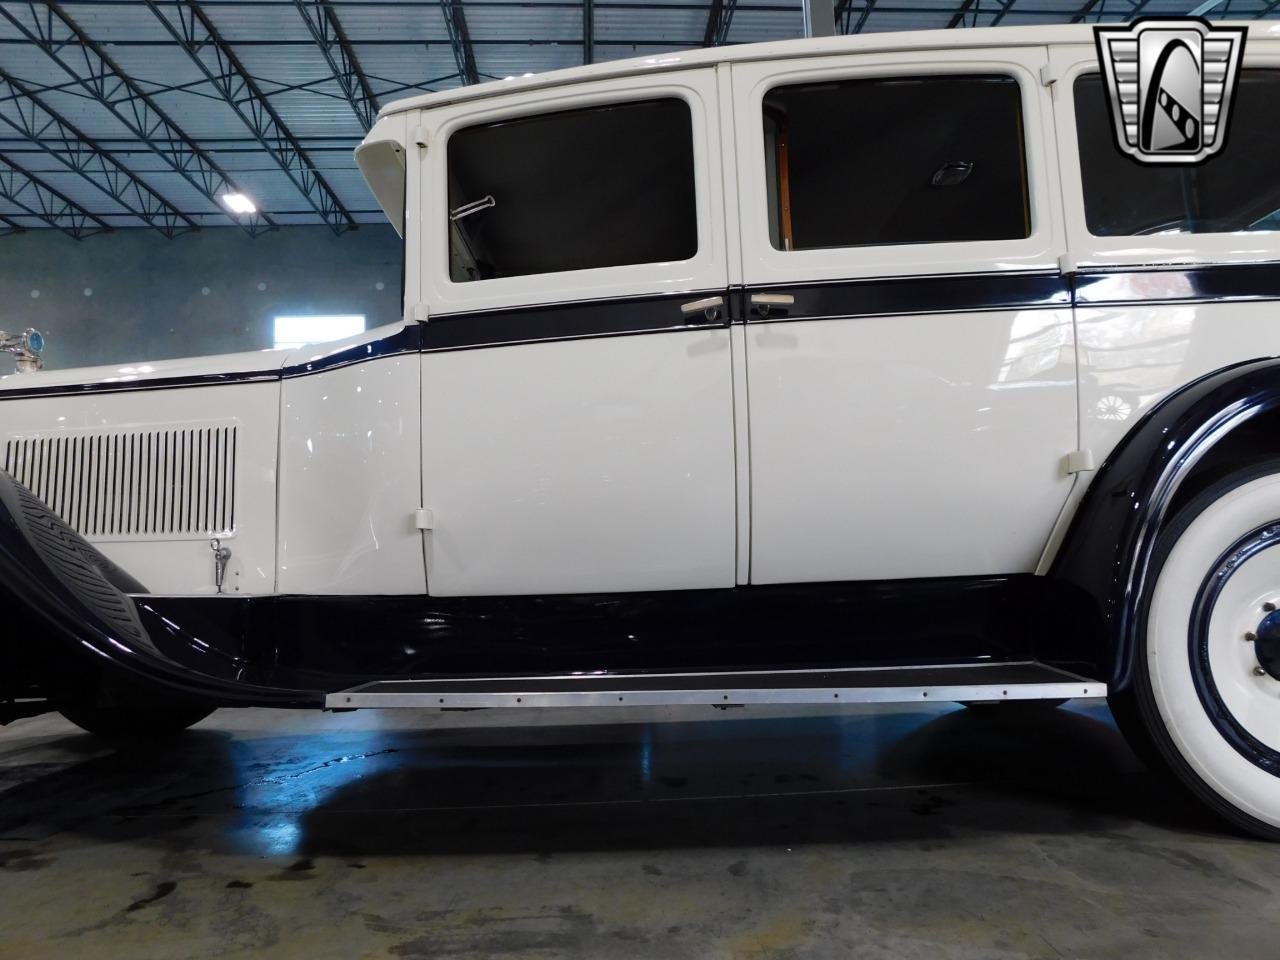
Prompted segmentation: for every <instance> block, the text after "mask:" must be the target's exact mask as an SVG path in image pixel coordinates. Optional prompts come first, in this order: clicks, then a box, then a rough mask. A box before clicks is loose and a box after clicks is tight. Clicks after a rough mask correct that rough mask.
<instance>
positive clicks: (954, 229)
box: [763, 75, 1031, 250]
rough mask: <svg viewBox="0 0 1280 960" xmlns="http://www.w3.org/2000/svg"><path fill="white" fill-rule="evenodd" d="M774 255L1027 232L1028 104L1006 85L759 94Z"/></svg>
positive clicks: (948, 83)
mask: <svg viewBox="0 0 1280 960" xmlns="http://www.w3.org/2000/svg"><path fill="white" fill-rule="evenodd" d="M763 124H764V144H765V180H766V184H765V186H766V190H767V200H768V226H769V234H770V241H771V243H772V245H773V247H774V248H775V249H777V250H815V249H824V248H831V247H859V246H873V245H887V244H918V243H942V242H958V241H983V240H1017V239H1023V238H1026V237H1029V236H1030V235H1031V213H1030V199H1029V191H1028V183H1027V165H1026V154H1025V148H1024V143H1023V139H1024V138H1023V118H1022V97H1021V92H1020V90H1019V86H1018V82H1017V81H1016V80H1015V79H1014V78H1012V77H1009V76H1000V75H990V76H964V75H949V76H929V77H893V78H874V79H850V80H839V81H834V82H815V83H802V84H791V85H786V86H779V87H775V88H773V89H772V90H770V91H769V92H768V93H767V94H766V95H765V97H764V101H763Z"/></svg>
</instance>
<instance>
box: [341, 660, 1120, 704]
mask: <svg viewBox="0 0 1280 960" xmlns="http://www.w3.org/2000/svg"><path fill="white" fill-rule="evenodd" d="M1106 695H1107V685H1106V684H1105V683H1101V682H1099V681H1097V680H1091V679H1089V678H1087V677H1081V676H1078V675H1076V674H1074V673H1069V672H1067V671H1065V670H1059V669H1057V668H1055V667H1051V666H1048V665H1046V664H1042V663H1034V662H1027V661H1022V662H1017V663H987V664H976V665H975V664H962V665H950V664H940V665H929V666H924V667H921V666H911V667H901V668H874V669H872V670H866V669H860V668H851V669H842V670H778V671H745V672H735V673H721V674H708V673H687V674H670V673H668V674H643V673H636V674H584V675H579V676H555V677H538V676H530V677H500V678H491V677H488V678H482V677H467V678H461V679H458V678H437V679H426V680H379V681H375V682H373V683H366V684H361V685H360V686H358V687H352V688H351V689H349V690H340V691H337V692H335V693H330V694H328V695H327V696H326V698H325V707H326V708H327V709H330V710H353V709H359V708H433V709H448V708H471V709H474V708H477V707H520V708H524V707H639V706H649V707H652V706H680V705H699V704H702V705H707V706H747V705H751V704H819V703H920V702H928V701H930V700H935V701H936V700H941V701H943V702H947V701H957V700H984V701H1000V700H1054V699H1074V698H1084V697H1105V696H1106Z"/></svg>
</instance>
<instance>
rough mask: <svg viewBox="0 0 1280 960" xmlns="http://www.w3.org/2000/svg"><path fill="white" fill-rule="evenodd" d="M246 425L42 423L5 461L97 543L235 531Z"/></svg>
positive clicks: (11, 442) (9, 447)
mask: <svg viewBox="0 0 1280 960" xmlns="http://www.w3.org/2000/svg"><path fill="white" fill-rule="evenodd" d="M239 433H240V424H239V423H238V422H237V421H234V420H215V421H206V422H200V423H186V424H163V425H159V426H152V427H146V428H143V429H136V428H135V429H122V428H119V427H103V428H99V429H95V430H76V431H72V430H42V431H37V432H34V433H30V434H23V435H19V436H11V437H10V438H9V439H7V440H5V441H4V444H3V459H0V466H3V468H4V469H5V470H7V471H8V472H9V473H10V474H11V475H12V476H13V477H14V479H16V480H17V481H18V482H19V483H21V484H23V486H25V487H26V488H27V489H28V490H30V491H31V492H32V493H34V494H35V495H36V496H37V497H39V498H40V499H41V500H43V501H44V502H45V503H46V504H48V506H49V507H50V508H51V509H52V510H53V512H54V513H56V514H57V515H58V516H59V517H61V518H62V520H63V521H64V522H65V523H67V524H68V525H69V526H70V527H71V528H72V529H74V530H76V531H77V532H78V533H80V534H81V535H82V536H84V537H85V538H86V539H87V540H89V541H90V542H93V543H105V542H108V541H112V540H141V541H150V540H199V541H207V540H209V538H210V537H221V538H223V539H226V538H229V537H231V536H232V535H233V534H234V532H235V502H236V492H237V491H236V488H237V481H238V475H237V473H238V471H237V469H236V448H237V445H238V439H239Z"/></svg>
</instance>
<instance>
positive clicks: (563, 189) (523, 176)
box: [449, 98, 698, 282]
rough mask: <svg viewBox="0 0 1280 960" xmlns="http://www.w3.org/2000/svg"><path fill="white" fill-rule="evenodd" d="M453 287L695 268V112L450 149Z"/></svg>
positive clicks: (564, 122) (672, 103)
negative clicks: (570, 274) (608, 271)
mask: <svg viewBox="0 0 1280 960" xmlns="http://www.w3.org/2000/svg"><path fill="white" fill-rule="evenodd" d="M449 221H450V225H449V275H450V277H451V278H452V279H453V280H454V281H455V282H465V281H470V280H485V279H489V278H492V277H518V276H524V275H528V274H536V273H551V272H555V271H560V270H586V269H589V268H592V267H615V266H621V265H623V264H633V263H658V262H664V261H676V260H688V259H689V258H691V257H693V256H694V254H696V253H697V249H698V223H697V210H696V205H695V191H694V176H693V132H692V120H691V115H690V112H689V105H688V104H687V103H685V102H684V101H683V100H680V99H676V98H664V99H660V100H645V101H638V102H635V103H618V104H609V105H607V106H601V107H590V108H587V109H583V110H569V111H564V112H560V113H548V114H540V115H538V116H533V117H521V118H520V119H517V120H504V121H500V122H498V123H487V124H483V125H480V126H474V127H468V128H466V129H463V130H460V131H458V132H457V133H455V134H453V135H452V136H451V137H450V138H449Z"/></svg>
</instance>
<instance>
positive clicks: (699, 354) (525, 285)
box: [420, 69, 736, 596]
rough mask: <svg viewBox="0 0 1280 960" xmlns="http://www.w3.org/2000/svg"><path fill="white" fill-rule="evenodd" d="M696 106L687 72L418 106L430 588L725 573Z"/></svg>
mask: <svg viewBox="0 0 1280 960" xmlns="http://www.w3.org/2000/svg"><path fill="white" fill-rule="evenodd" d="M717 102H718V101H717V88H716V81H715V73H714V71H713V70H710V69H708V70H698V71H682V72H674V73H669V74H659V75H656V76H641V77H630V78H620V79H617V80H611V81H608V82H607V83H602V84H600V85H597V86H595V87H594V88H593V87H592V86H589V85H581V84H579V85H574V86H570V87H567V88H558V87H550V88H547V87H545V86H542V87H540V88H538V89H533V90H529V91H527V92H523V93H521V92H513V93H512V94H510V95H505V96H501V97H489V98H485V99H477V100H471V101H465V102H463V103H460V104H457V105H455V106H452V107H447V108H443V109H440V110H431V111H427V112H426V113H425V115H424V124H425V126H426V129H425V130H424V131H422V133H421V134H420V135H421V136H423V137H425V139H426V142H427V144H428V147H427V156H426V159H425V162H424V164H423V167H424V171H423V181H422V184H423V186H422V190H423V204H422V208H423V214H422V218H423V222H422V230H423V249H424V251H425V252H424V262H423V265H422V266H423V270H422V289H423V299H424V300H425V301H426V307H427V312H428V314H429V317H428V319H427V322H426V324H425V326H424V327H423V328H422V336H423V351H424V352H423V364H422V424H423V426H422V451H423V462H422V485H423V504H424V506H425V507H426V508H428V509H429V510H430V511H431V513H432V524H431V527H432V528H431V529H430V531H428V532H427V533H426V535H425V550H426V562H427V579H428V590H429V591H430V593H432V594H434V595H437V596H460V595H464V596H465V595H480V594H488V595H495V594H499V595H500V594H539V593H547V594H553V593H560V594H563V593H610V592H618V591H641V590H669V589H686V588H698V587H730V586H733V584H734V579H735V547H736V524H735V517H736V503H735V473H734V462H735V461H734V433H733V384H732V364H731V360H730V356H731V350H730V342H729V330H728V314H727V311H726V309H725V305H724V304H725V294H726V287H727V283H728V276H727V257H726V253H725V232H724V219H723V217H724V214H723V194H722V190H723V186H722V176H721V173H722V171H721V159H720V133H719V116H718V107H717Z"/></svg>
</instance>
